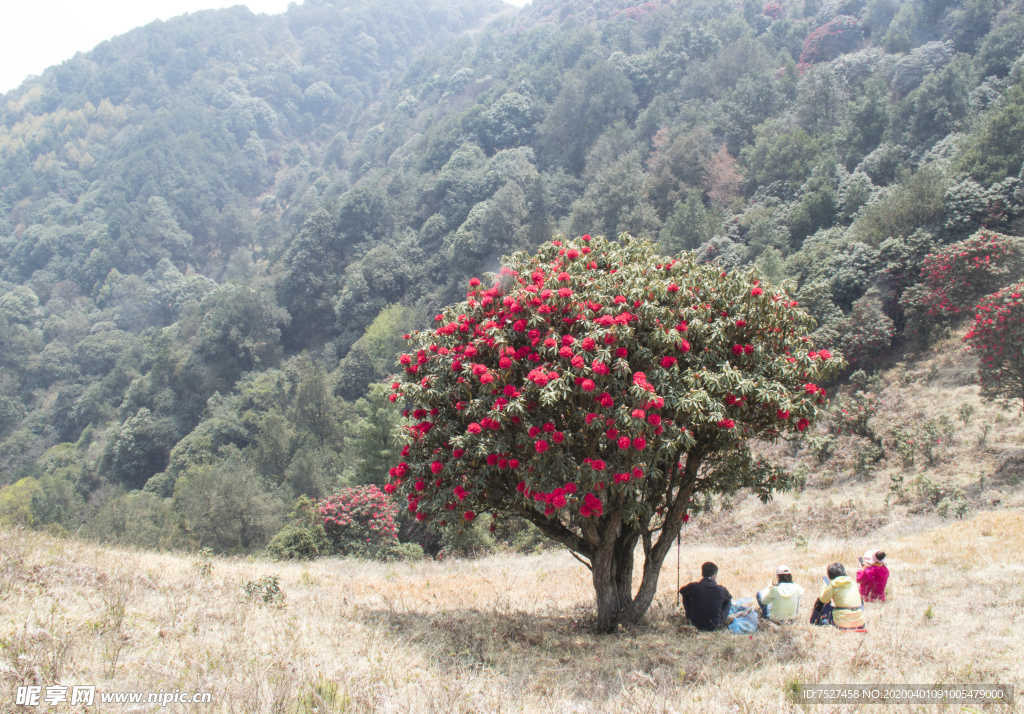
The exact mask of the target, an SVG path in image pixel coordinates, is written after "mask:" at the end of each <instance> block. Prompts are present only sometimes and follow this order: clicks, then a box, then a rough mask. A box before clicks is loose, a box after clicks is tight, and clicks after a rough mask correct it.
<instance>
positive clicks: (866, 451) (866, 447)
mask: <svg viewBox="0 0 1024 714" xmlns="http://www.w3.org/2000/svg"><path fill="white" fill-rule="evenodd" d="M854 456H855V457H856V462H855V464H854V472H855V473H856V474H857V477H858V478H861V479H865V480H867V479H870V478H872V477H873V476H874V475H875V469H876V464H877V463H878V462H879V461H881V460H882V458H883V457H884V456H885V451H883V450H882V448H881V447H880V446H877V445H876V444H872V443H868V444H865V443H861V444H860V445H859V446H858V447H857V449H856V450H855V451H854Z"/></svg>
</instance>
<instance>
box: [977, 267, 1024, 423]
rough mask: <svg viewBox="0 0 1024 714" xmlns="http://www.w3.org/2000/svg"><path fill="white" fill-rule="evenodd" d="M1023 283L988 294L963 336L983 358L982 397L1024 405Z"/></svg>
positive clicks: (980, 377) (981, 372)
mask: <svg viewBox="0 0 1024 714" xmlns="http://www.w3.org/2000/svg"><path fill="white" fill-rule="evenodd" d="M1022 295H1024V282H1021V283H1017V284H1016V285H1009V286H1007V287H1005V288H1003V289H1002V290H1000V291H998V292H996V293H994V294H992V295H989V296H988V297H985V298H983V299H982V301H981V302H980V303H979V304H978V306H977V307H976V308H975V313H974V323H973V324H972V325H971V329H970V330H968V332H967V334H966V335H965V336H964V340H965V341H966V342H967V348H968V349H969V350H971V351H973V352H976V353H977V354H978V356H979V357H980V358H981V365H980V367H979V369H978V378H979V381H980V383H981V396H983V397H985V398H986V399H992V400H996V399H1004V400H1006V401H1008V402H1014V401H1016V402H1021V403H1022V408H1024V350H1022V349H1021V344H1024V300H1022V299H1021V296H1022Z"/></svg>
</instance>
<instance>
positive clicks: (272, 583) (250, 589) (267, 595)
mask: <svg viewBox="0 0 1024 714" xmlns="http://www.w3.org/2000/svg"><path fill="white" fill-rule="evenodd" d="M242 590H243V591H244V592H245V594H246V597H248V598H250V599H252V600H254V601H256V602H259V603H262V604H264V605H275V606H278V607H281V606H283V605H284V591H283V590H281V581H280V578H278V577H277V576H276V575H268V576H267V577H265V578H260V579H259V580H250V581H249V582H247V583H246V584H245V585H244V586H243V588H242Z"/></svg>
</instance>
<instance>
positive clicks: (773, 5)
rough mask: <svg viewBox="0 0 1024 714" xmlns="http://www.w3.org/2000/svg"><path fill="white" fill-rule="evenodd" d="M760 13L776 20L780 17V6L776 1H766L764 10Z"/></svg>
mask: <svg viewBox="0 0 1024 714" xmlns="http://www.w3.org/2000/svg"><path fill="white" fill-rule="evenodd" d="M761 14H762V15H764V16H765V17H770V18H771V19H773V20H778V19H779V18H780V17H782V6H781V5H779V3H777V2H767V3H765V4H764V10H763V11H762V12H761Z"/></svg>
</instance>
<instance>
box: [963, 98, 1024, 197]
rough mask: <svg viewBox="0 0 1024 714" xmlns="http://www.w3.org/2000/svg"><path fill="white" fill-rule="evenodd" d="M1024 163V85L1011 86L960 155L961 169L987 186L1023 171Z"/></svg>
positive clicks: (972, 135)
mask: <svg viewBox="0 0 1024 714" xmlns="http://www.w3.org/2000/svg"><path fill="white" fill-rule="evenodd" d="M1022 165H1024V87H1022V86H1021V85H1019V84H1018V85H1016V86H1013V87H1011V88H1010V89H1009V90H1008V91H1007V92H1006V93H1005V94H1004V95H1003V96H1002V97H1001V98H1000V99H999V102H998V103H997V104H996V105H995V107H993V108H992V109H991V110H990V111H989V112H988V113H987V115H986V116H985V119H984V124H983V126H982V129H981V131H978V132H974V133H972V134H971V136H970V138H969V139H968V140H967V142H966V143H965V146H963V147H962V148H961V150H960V152H959V154H958V156H957V164H956V166H957V168H958V169H959V170H961V171H964V172H965V173H968V174H970V175H971V177H972V178H974V180H975V181H977V182H978V183H980V184H982V185H983V186H991V185H992V184H994V183H997V182H999V181H1002V180H1003V179H1005V178H1006V177H1007V176H1017V175H1018V174H1020V171H1021V166H1022Z"/></svg>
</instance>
